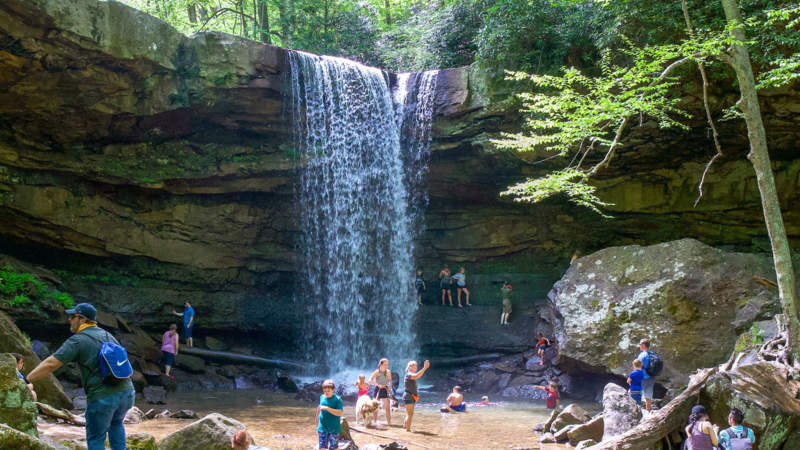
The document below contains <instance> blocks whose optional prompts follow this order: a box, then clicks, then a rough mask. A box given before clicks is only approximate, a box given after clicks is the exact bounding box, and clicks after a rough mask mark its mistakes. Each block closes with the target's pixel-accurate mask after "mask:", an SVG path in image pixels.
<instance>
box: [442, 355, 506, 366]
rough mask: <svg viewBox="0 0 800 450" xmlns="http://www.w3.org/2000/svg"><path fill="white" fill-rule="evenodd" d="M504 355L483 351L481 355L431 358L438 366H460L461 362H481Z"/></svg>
mask: <svg viewBox="0 0 800 450" xmlns="http://www.w3.org/2000/svg"><path fill="white" fill-rule="evenodd" d="M502 356H503V355H502V354H500V353H483V354H480V355H472V356H461V357H458V358H439V359H431V365H432V366H436V367H442V366H458V365H461V364H466V363H472V362H479V361H486V360H488V359H497V358H500V357H502Z"/></svg>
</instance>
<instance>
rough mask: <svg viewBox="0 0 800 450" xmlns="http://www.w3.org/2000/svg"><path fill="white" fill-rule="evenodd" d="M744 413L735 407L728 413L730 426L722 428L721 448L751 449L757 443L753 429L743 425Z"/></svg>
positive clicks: (720, 435) (720, 436)
mask: <svg viewBox="0 0 800 450" xmlns="http://www.w3.org/2000/svg"><path fill="white" fill-rule="evenodd" d="M743 422H744V413H743V412H742V411H741V410H739V409H736V408H733V409H732V410H731V412H730V414H728V424H730V426H731V427H730V428H726V429H724V430H722V432H721V433H720V434H719V448H720V449H722V450H740V449H747V450H751V449H752V448H754V447H755V444H756V435H755V434H753V430H751V429H750V428H747V427H745V426H743V425H742V423H743Z"/></svg>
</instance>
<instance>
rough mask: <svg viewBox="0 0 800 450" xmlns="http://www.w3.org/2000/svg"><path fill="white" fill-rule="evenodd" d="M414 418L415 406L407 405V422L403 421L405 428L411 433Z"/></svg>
mask: <svg viewBox="0 0 800 450" xmlns="http://www.w3.org/2000/svg"><path fill="white" fill-rule="evenodd" d="M413 417H414V404H413V403H411V404H408V403H406V420H404V421H403V428H405V429H406V431H411V419H412V418H413Z"/></svg>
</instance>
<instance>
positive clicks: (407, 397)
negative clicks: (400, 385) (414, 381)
mask: <svg viewBox="0 0 800 450" xmlns="http://www.w3.org/2000/svg"><path fill="white" fill-rule="evenodd" d="M403 403H405V404H406V405H413V404H414V403H417V402H416V401H415V400H414V397H412V396H411V394H409V393H408V392H405V393H403Z"/></svg>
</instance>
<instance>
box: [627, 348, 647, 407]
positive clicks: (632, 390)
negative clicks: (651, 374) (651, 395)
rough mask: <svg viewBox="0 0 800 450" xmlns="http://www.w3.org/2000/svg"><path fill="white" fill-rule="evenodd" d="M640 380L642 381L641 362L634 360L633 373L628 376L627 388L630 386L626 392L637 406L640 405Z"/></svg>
mask: <svg viewBox="0 0 800 450" xmlns="http://www.w3.org/2000/svg"><path fill="white" fill-rule="evenodd" d="M642 379H644V370H642V362H641V361H639V360H638V359H634V360H633V372H631V373H630V374H628V386H630V387H629V388H628V392H629V394H630V396H631V398H632V399H633V401H635V402H636V404H637V405H641V404H642Z"/></svg>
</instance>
